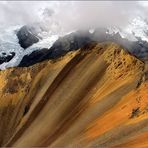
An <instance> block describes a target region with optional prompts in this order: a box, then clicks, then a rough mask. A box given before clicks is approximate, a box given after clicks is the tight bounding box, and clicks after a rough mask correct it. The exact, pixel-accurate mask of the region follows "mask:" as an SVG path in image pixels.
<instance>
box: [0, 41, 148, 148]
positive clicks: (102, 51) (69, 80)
mask: <svg viewBox="0 0 148 148" xmlns="http://www.w3.org/2000/svg"><path fill="white" fill-rule="evenodd" d="M144 65H145V64H144V63H143V62H141V61H140V60H139V59H137V58H136V57H134V56H132V55H130V54H129V53H128V52H126V51H125V50H124V49H123V48H121V46H120V45H118V44H115V43H111V42H108V43H107V42H106V43H105V42H104V43H92V44H87V45H86V46H84V47H82V48H81V49H79V50H76V51H71V52H69V53H67V54H66V55H65V56H63V57H60V58H59V59H56V60H55V59H54V60H46V61H43V62H41V63H37V64H34V65H32V66H29V67H16V68H9V69H6V70H4V71H0V77H1V81H4V82H5V83H1V84H3V86H1V88H3V89H1V90H3V92H1V96H3V98H2V97H1V100H3V101H0V102H1V104H0V110H1V111H0V118H1V121H3V122H2V123H1V126H0V127H1V129H3V130H2V133H1V134H0V145H1V146H18V147H20V146H21V147H24V146H29V147H31V146H49V147H58V146H64V147H74V146H75V145H77V146H95V145H98V146H110V144H111V145H113V146H115V145H122V144H124V143H125V144H126V143H128V142H129V140H131V139H132V138H135V136H140V134H138V133H142V134H145V133H144V132H143V129H146V127H147V124H146V123H147V109H146V108H147V105H148V102H147V99H145V97H146V96H147V92H146V90H147V89H146V88H147V86H148V83H147V82H146V81H142V77H143V74H144ZM10 76H11V77H10ZM7 77H9V79H8V80H7V82H6V78H7ZM8 81H9V82H8ZM10 83H11V85H10ZM14 83H17V84H18V88H17V89H16V90H17V91H16V90H15V89H14V90H13V91H12V90H9V88H13V87H12V86H15V87H16V85H14ZM5 87H6V88H7V91H5V89H4V88H5ZM137 94H138V95H139V97H140V98H141V99H140V100H139V99H137V98H135V96H137ZM139 101H140V103H139ZM3 102H4V104H3ZM128 104H130V105H128ZM138 107H139V109H138V111H135V110H136V109H137V108H138ZM10 108H11V109H10ZM4 111H5V112H7V114H5V119H4V117H3V116H2V114H3V112H4ZM143 112H144V114H143ZM116 116H117V117H116ZM109 117H111V118H109ZM14 119H15V120H14ZM113 119H114V120H113ZM9 120H10V122H9V123H8V121H9ZM97 121H98V122H97ZM109 121H110V122H109ZM96 122H97V124H95V123H96ZM124 123H125V124H124ZM98 124H101V126H99V125H98ZM127 125H129V127H130V128H131V126H132V127H133V128H132V129H134V130H135V131H138V132H137V133H135V132H134V130H133V131H132V130H131V132H130V133H131V134H129V129H130V128H128V127H127ZM144 125H145V126H144ZM118 126H119V127H118ZM100 127H102V128H101V129H100ZM120 127H121V128H120ZM139 127H140V128H139ZM98 128H99V129H98ZM113 131H115V133H116V132H117V133H118V134H113V135H112V137H110V134H111V133H112V132H113ZM123 131H125V132H126V131H127V135H126V136H124V132H123ZM38 133H40V134H38ZM122 133H123V134H122ZM104 136H105V137H106V138H104ZM127 136H128V139H127V138H126V137H127ZM109 137H110V138H111V139H110V138H109ZM32 138H33V139H32ZM99 139H100V140H99ZM114 139H118V142H116V140H114ZM145 141H146V138H145ZM137 145H138V144H137ZM129 146H130V145H129Z"/></svg>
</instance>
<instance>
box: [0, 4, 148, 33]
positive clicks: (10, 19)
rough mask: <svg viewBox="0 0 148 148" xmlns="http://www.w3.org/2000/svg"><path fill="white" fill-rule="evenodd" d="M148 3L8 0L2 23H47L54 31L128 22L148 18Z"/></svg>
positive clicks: (2, 9) (3, 7) (0, 10)
mask: <svg viewBox="0 0 148 148" xmlns="http://www.w3.org/2000/svg"><path fill="white" fill-rule="evenodd" d="M147 8H148V2H142V1H141V2H138V1H50V2H49V1H16V2H14V1H13V2H11V1H6V2H4V1H3V2H0V26H2V25H3V26H11V25H24V24H32V23H35V22H43V23H44V24H46V25H47V26H48V28H49V29H51V30H52V29H53V30H54V31H55V30H57V31H70V30H75V29H82V28H95V27H99V26H107V25H110V26H111V25H118V26H123V25H126V24H127V23H128V22H129V21H130V20H131V19H133V18H134V17H137V16H140V17H144V18H146V19H148V18H147V17H148V10H147Z"/></svg>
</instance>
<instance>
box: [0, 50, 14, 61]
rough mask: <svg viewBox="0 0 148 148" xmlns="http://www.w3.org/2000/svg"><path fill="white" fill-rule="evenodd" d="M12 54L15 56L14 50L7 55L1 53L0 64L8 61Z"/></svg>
mask: <svg viewBox="0 0 148 148" xmlns="http://www.w3.org/2000/svg"><path fill="white" fill-rule="evenodd" d="M14 56H15V53H14V52H10V54H8V55H7V54H6V53H2V56H0V64H3V63H5V62H9V61H10V60H11V59H12V58H13V57H14Z"/></svg>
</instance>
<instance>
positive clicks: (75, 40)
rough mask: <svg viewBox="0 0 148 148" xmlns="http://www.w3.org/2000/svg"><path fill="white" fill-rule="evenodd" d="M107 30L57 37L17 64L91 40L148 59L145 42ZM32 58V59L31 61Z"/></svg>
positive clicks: (54, 55)
mask: <svg viewBox="0 0 148 148" xmlns="http://www.w3.org/2000/svg"><path fill="white" fill-rule="evenodd" d="M107 32H108V30H107V29H104V28H99V29H96V30H95V31H94V32H93V33H89V32H88V31H77V32H73V33H71V34H69V35H66V36H64V37H61V38H59V39H58V40H57V41H56V42H55V43H54V44H53V46H52V47H51V48H49V49H48V50H45V49H41V51H34V52H33V53H31V54H30V55H26V56H25V57H24V58H23V59H22V61H21V62H20V64H19V66H20V67H24V66H30V65H32V64H35V63H37V62H40V61H43V60H46V59H56V58H59V57H61V56H63V55H65V54H66V53H67V52H69V51H74V50H78V49H79V48H81V47H83V46H85V45H87V44H89V43H91V42H104V41H111V42H116V43H118V44H119V45H121V46H123V47H124V48H125V49H126V50H127V51H129V52H130V53H131V54H133V55H134V56H136V57H138V58H139V59H140V60H142V61H148V44H147V42H144V41H142V40H140V39H139V40H138V41H129V40H127V39H126V38H122V37H121V36H120V34H119V33H116V34H108V33H107ZM36 55H38V59H40V60H38V59H36ZM26 59H27V60H26ZM32 59H34V61H32Z"/></svg>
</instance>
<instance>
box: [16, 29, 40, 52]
mask: <svg viewBox="0 0 148 148" xmlns="http://www.w3.org/2000/svg"><path fill="white" fill-rule="evenodd" d="M17 37H18V39H19V44H20V46H21V47H23V48H24V49H26V48H28V47H29V46H31V45H33V44H34V43H37V42H38V41H39V39H38V37H37V36H36V34H35V32H34V30H33V29H32V28H30V27H28V26H23V27H22V28H21V29H20V30H19V31H18V32H17Z"/></svg>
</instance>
